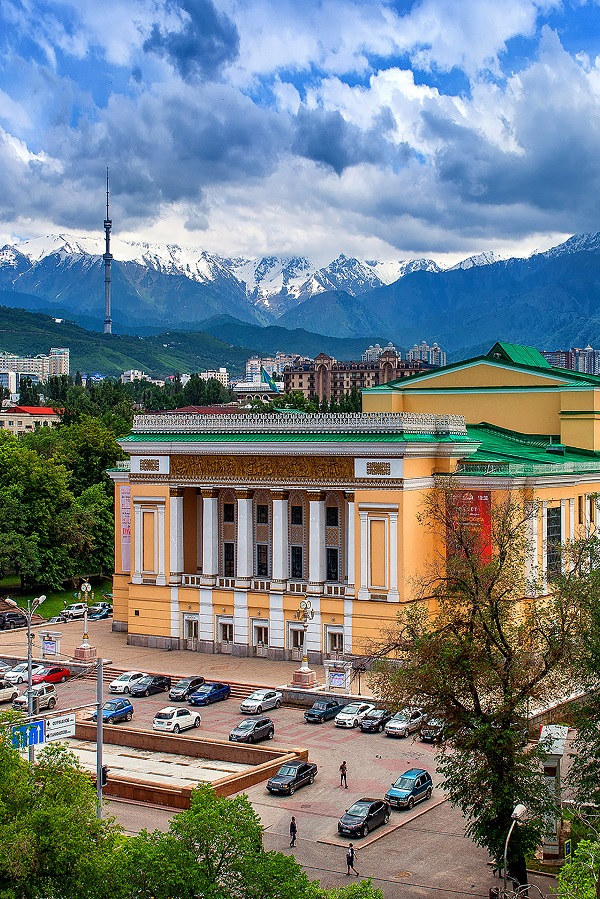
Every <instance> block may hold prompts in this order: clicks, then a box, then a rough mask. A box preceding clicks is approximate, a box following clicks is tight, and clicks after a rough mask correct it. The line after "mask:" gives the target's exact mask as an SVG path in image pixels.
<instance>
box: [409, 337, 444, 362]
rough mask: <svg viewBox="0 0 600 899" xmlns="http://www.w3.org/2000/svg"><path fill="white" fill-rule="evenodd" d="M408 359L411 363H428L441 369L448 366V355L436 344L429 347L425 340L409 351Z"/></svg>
mask: <svg viewBox="0 0 600 899" xmlns="http://www.w3.org/2000/svg"><path fill="white" fill-rule="evenodd" d="M406 358H407V359H408V360H409V361H410V362H417V361H419V362H428V363H429V364H430V365H435V366H436V367H440V366H442V365H445V364H446V353H445V352H444V351H443V350H442V349H441V347H439V346H438V344H437V343H434V344H433V346H429V344H428V343H427V341H425V340H423V341H422V342H421V343H420V344H417V343H415V345H414V346H413V348H412V349H411V350H409V351H408V353H407V354H406Z"/></svg>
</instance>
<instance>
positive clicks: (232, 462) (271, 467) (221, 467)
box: [171, 454, 354, 483]
mask: <svg viewBox="0 0 600 899" xmlns="http://www.w3.org/2000/svg"><path fill="white" fill-rule="evenodd" d="M171 477H172V478H174V479H181V480H186V481H190V480H198V481H215V482H219V483H223V482H224V481H230V482H231V481H236V480H237V481H244V482H245V483H248V482H263V483H264V482H268V483H272V482H274V481H279V482H286V481H287V482H289V481H290V479H293V480H294V481H295V482H298V483H301V482H305V483H312V482H314V481H317V480H320V481H327V482H332V481H333V482H345V483H347V482H348V481H352V480H353V478H354V460H353V459H351V458H346V457H343V456H342V457H338V456H312V457H303V456H298V457H295V458H294V460H293V463H291V462H290V459H289V457H288V456H271V455H269V456H265V455H262V456H259V455H256V456H229V455H222V456H208V455H196V454H194V455H191V454H190V455H188V454H181V455H174V456H172V457H171Z"/></svg>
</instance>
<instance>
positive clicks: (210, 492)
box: [198, 487, 219, 499]
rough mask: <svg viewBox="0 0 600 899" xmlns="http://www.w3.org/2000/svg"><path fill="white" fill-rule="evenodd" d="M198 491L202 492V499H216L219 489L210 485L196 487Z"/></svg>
mask: <svg viewBox="0 0 600 899" xmlns="http://www.w3.org/2000/svg"><path fill="white" fill-rule="evenodd" d="M198 492H199V493H201V494H202V498H203V499H216V498H217V496H218V495H219V491H218V490H214V489H213V488H212V487H198Z"/></svg>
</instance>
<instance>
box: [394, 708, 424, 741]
mask: <svg viewBox="0 0 600 899" xmlns="http://www.w3.org/2000/svg"><path fill="white" fill-rule="evenodd" d="M424 720H425V716H424V715H423V712H422V711H421V709H403V710H402V711H401V712H396V714H395V715H394V716H393V718H390V720H389V721H388V723H387V724H386V726H385V732H386V735H387V736H388V737H408V735H409V734H412V733H414V731H416V730H419V728H420V727H421V725H422V724H423V722H424Z"/></svg>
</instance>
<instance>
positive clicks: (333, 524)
mask: <svg viewBox="0 0 600 899" xmlns="http://www.w3.org/2000/svg"><path fill="white" fill-rule="evenodd" d="M325 523H326V524H327V527H328V528H337V526H338V524H339V516H338V507H337V506H327V509H326V510H325Z"/></svg>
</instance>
